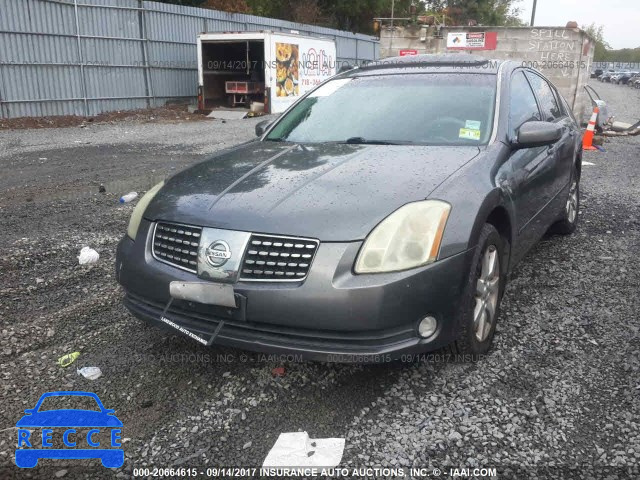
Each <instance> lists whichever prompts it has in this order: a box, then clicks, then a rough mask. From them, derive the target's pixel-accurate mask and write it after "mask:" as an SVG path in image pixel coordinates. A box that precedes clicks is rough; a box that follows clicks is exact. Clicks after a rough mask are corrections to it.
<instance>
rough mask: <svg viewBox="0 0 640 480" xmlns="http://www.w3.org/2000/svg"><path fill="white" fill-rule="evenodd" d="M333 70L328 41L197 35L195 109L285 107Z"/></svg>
mask: <svg viewBox="0 0 640 480" xmlns="http://www.w3.org/2000/svg"><path fill="white" fill-rule="evenodd" d="M335 73H336V44H335V42H334V41H333V40H329V39H325V38H316V37H306V36H302V35H298V34H295V33H280V32H277V33H276V32H270V31H261V32H238V33H202V34H200V35H198V108H199V109H200V110H214V109H217V108H225V107H226V108H242V107H245V108H249V107H250V106H251V103H255V102H257V103H264V111H265V113H279V112H282V111H284V110H286V109H287V108H288V107H289V105H291V104H292V103H293V102H295V101H296V100H297V99H298V98H300V96H301V95H303V94H304V93H305V92H307V91H308V90H311V89H312V88H313V87H315V86H316V85H319V84H320V83H322V82H323V81H324V80H326V79H327V78H329V77H331V76H333V75H335Z"/></svg>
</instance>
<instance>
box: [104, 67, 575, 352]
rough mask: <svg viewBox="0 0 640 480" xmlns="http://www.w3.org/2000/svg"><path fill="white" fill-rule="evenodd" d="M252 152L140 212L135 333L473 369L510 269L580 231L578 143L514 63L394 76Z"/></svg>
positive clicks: (132, 230) (310, 105)
mask: <svg viewBox="0 0 640 480" xmlns="http://www.w3.org/2000/svg"><path fill="white" fill-rule="evenodd" d="M256 134H257V138H256V139H255V140H253V141H250V142H247V143H244V144H242V145H239V146H237V147H234V148H231V149H228V150H225V151H222V152H220V153H218V154H216V155H215V156H214V157H212V158H210V159H208V160H206V161H204V162H202V163H200V164H197V165H195V166H192V167H190V168H187V169H186V170H184V171H182V172H180V173H178V174H176V175H174V176H173V177H171V178H169V179H168V180H166V181H164V182H162V183H160V184H158V185H156V186H155V187H153V188H151V189H150V190H149V191H148V192H147V193H146V194H145V195H144V196H143V197H142V198H141V199H140V201H139V202H138V204H137V206H136V207H135V210H134V212H133V215H132V217H131V220H130V223H129V227H128V230H127V234H126V236H125V237H124V238H123V239H122V241H121V242H120V244H119V246H118V252H117V260H116V273H117V279H118V281H119V282H120V284H121V285H122V286H123V287H124V290H125V296H124V304H125V305H126V307H127V308H128V309H129V310H130V311H131V312H132V313H133V314H134V315H135V316H136V317H138V318H140V319H142V320H145V321H147V322H151V323H153V324H156V325H161V326H164V327H167V328H169V329H173V331H177V332H180V333H182V334H184V335H186V336H188V337H190V338H191V339H192V340H194V341H197V342H200V343H202V344H205V345H212V344H214V345H215V344H220V345H226V346H232V347H237V348H240V349H247V350H255V351H261V352H269V353H280V354H299V355H300V357H302V358H310V359H329V360H336V361H351V360H356V361H359V360H361V361H379V360H382V361H384V360H389V359H395V358H399V357H400V356H402V355H413V354H419V353H422V352H427V351H432V350H436V349H438V350H439V349H441V348H445V347H446V348H447V351H450V352H455V353H459V354H465V355H471V356H473V357H474V358H477V357H478V356H479V355H480V354H483V353H485V352H487V351H488V349H489V348H490V345H491V343H492V340H493V337H494V332H495V329H496V322H497V321H498V318H499V312H500V301H501V298H502V295H503V292H504V289H505V284H506V282H507V279H508V276H509V273H510V272H511V271H512V269H513V268H514V266H515V265H516V264H517V263H518V261H520V260H521V259H522V258H523V256H524V255H525V254H526V252H527V251H528V250H529V249H531V247H532V246H533V245H534V244H535V243H536V242H537V241H538V240H539V239H540V238H541V237H542V236H543V235H544V234H545V232H547V231H548V230H549V229H553V230H554V231H555V232H557V233H560V234H569V233H571V232H573V231H574V229H575V228H576V223H577V221H578V209H579V181H580V167H581V154H582V149H581V132H580V129H579V127H578V126H577V124H576V120H575V119H574V117H573V114H572V112H571V109H570V107H569V106H568V104H567V102H566V101H565V100H564V98H563V97H562V96H561V95H560V94H559V92H558V90H557V89H556V88H555V87H554V86H553V85H552V83H551V82H550V81H549V80H548V79H546V78H545V77H544V76H543V75H542V74H540V73H539V72H538V71H535V70H532V69H528V68H523V67H522V64H521V63H518V62H514V61H489V60H484V59H481V58H479V57H477V56H471V55H453V56H451V55H449V56H428V55H418V56H413V57H399V58H390V59H386V60H384V61H379V62H376V63H372V64H369V65H367V66H363V67H359V68H355V69H352V70H349V71H347V72H344V73H341V74H339V75H336V76H334V77H333V78H331V79H329V80H327V81H326V82H324V83H323V84H321V85H319V86H318V87H317V88H315V89H314V90H312V91H311V92H309V93H308V94H306V95H305V96H303V97H302V98H300V99H299V100H298V101H297V102H296V103H295V104H293V105H292V106H291V107H290V108H289V109H288V110H287V111H285V112H284V113H283V114H282V115H280V116H279V117H277V118H275V119H268V120H264V121H262V122H261V123H259V124H257V126H256Z"/></svg>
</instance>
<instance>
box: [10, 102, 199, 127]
mask: <svg viewBox="0 0 640 480" xmlns="http://www.w3.org/2000/svg"><path fill="white" fill-rule="evenodd" d="M204 118H205V117H204V115H199V114H197V112H195V113H191V112H189V111H188V109H187V105H167V106H164V107H158V108H144V109H140V110H127V111H122V112H120V111H118V112H107V113H101V114H100V115H97V116H95V117H82V116H77V115H60V116H54V117H20V118H3V119H0V130H5V129H6V130H21V129H26V128H64V127H80V126H82V125H84V126H85V127H87V126H88V125H87V123H90V124H91V126H93V125H98V124H104V123H114V122H116V121H133V122H144V123H160V122H169V121H170V122H175V121H183V122H184V121H201V120H204Z"/></svg>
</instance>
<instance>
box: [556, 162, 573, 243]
mask: <svg viewBox="0 0 640 480" xmlns="http://www.w3.org/2000/svg"><path fill="white" fill-rule="evenodd" d="M574 187H575V200H574V208H575V215H571V214H570V211H569V202H571V196H572V194H573V191H574ZM579 212H580V177H579V176H578V171H577V170H576V167H573V172H572V173H571V186H570V187H569V193H568V196H567V203H566V204H565V208H564V209H563V211H562V218H561V219H560V220H559V221H557V222H556V223H555V224H553V226H552V227H551V230H552V232H553V233H558V234H560V235H571V234H572V233H573V232H575V231H576V227H577V226H578V218H579V215H578V213H579Z"/></svg>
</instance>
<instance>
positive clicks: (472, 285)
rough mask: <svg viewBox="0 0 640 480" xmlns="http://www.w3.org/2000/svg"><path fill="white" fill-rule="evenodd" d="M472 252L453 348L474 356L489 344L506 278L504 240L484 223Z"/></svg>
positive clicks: (487, 347)
mask: <svg viewBox="0 0 640 480" xmlns="http://www.w3.org/2000/svg"><path fill="white" fill-rule="evenodd" d="M478 245H479V246H478V249H477V250H476V253H475V254H474V256H473V261H472V263H471V265H472V266H471V270H470V272H469V278H468V280H467V284H466V287H465V293H464V298H463V306H462V309H461V312H460V321H459V326H458V337H457V339H456V341H455V343H454V347H455V351H456V352H457V353H458V354H461V355H471V356H472V358H473V359H474V360H475V359H477V358H478V355H481V354H484V353H486V352H487V351H489V348H491V343H492V341H493V336H494V334H495V331H496V322H497V320H498V315H499V311H500V301H501V300H502V293H503V291H504V285H505V280H506V268H505V266H506V262H505V255H504V252H505V242H504V240H503V238H502V237H501V236H500V234H499V233H498V231H497V230H496V229H495V227H494V226H493V225H490V224H485V225H484V227H483V228H482V232H481V233H480V239H479V242H478Z"/></svg>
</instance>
